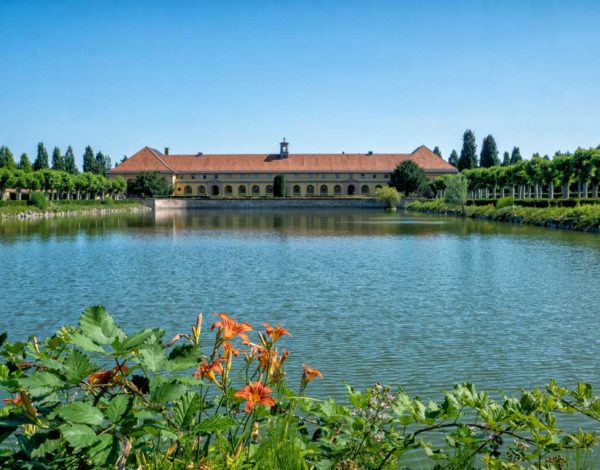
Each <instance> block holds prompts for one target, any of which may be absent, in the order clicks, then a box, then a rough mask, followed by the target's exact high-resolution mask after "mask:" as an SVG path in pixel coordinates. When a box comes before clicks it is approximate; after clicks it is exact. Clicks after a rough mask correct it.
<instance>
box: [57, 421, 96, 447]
mask: <svg viewBox="0 0 600 470" xmlns="http://www.w3.org/2000/svg"><path fill="white" fill-rule="evenodd" d="M59 429H60V432H61V434H62V435H63V437H64V438H65V440H66V441H67V442H68V443H69V444H71V446H73V447H74V448H75V449H81V448H84V447H89V446H91V445H94V444H95V443H96V442H97V441H98V436H96V433H95V432H94V430H93V429H92V428H90V427H89V426H86V425H85V424H63V425H62V426H60V427H59Z"/></svg>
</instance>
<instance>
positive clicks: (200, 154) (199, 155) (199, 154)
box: [196, 152, 204, 157]
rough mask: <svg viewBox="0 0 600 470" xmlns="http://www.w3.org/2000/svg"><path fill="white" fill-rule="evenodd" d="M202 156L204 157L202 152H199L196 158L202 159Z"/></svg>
mask: <svg viewBox="0 0 600 470" xmlns="http://www.w3.org/2000/svg"><path fill="white" fill-rule="evenodd" d="M202 155H204V154H203V153H202V152H198V153H197V154H196V156H197V157H201V156H202Z"/></svg>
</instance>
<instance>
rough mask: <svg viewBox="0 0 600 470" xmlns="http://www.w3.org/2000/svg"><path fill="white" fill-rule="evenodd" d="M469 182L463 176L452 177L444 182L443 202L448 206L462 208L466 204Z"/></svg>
mask: <svg viewBox="0 0 600 470" xmlns="http://www.w3.org/2000/svg"><path fill="white" fill-rule="evenodd" d="M468 190H469V182H468V181H467V178H466V177H465V176H464V175H454V176H451V177H449V178H448V180H447V181H446V190H445V195H444V200H445V201H446V202H447V203H448V204H452V205H454V206H461V207H463V208H464V206H465V204H466V203H467V193H468Z"/></svg>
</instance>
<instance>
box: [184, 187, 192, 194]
mask: <svg viewBox="0 0 600 470" xmlns="http://www.w3.org/2000/svg"><path fill="white" fill-rule="evenodd" d="M183 194H185V195H186V196H189V195H191V194H192V187H191V186H186V187H185V189H184V190H183Z"/></svg>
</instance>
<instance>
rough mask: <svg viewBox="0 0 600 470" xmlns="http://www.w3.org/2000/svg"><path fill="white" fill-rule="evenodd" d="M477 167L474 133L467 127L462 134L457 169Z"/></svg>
mask: <svg viewBox="0 0 600 470" xmlns="http://www.w3.org/2000/svg"><path fill="white" fill-rule="evenodd" d="M476 167H477V143H476V142H475V134H474V133H473V131H472V130H470V129H467V130H466V131H465V133H464V134H463V146H462V149H461V151H460V158H459V159H458V170H459V171H463V170H468V169H469V168H476Z"/></svg>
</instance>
